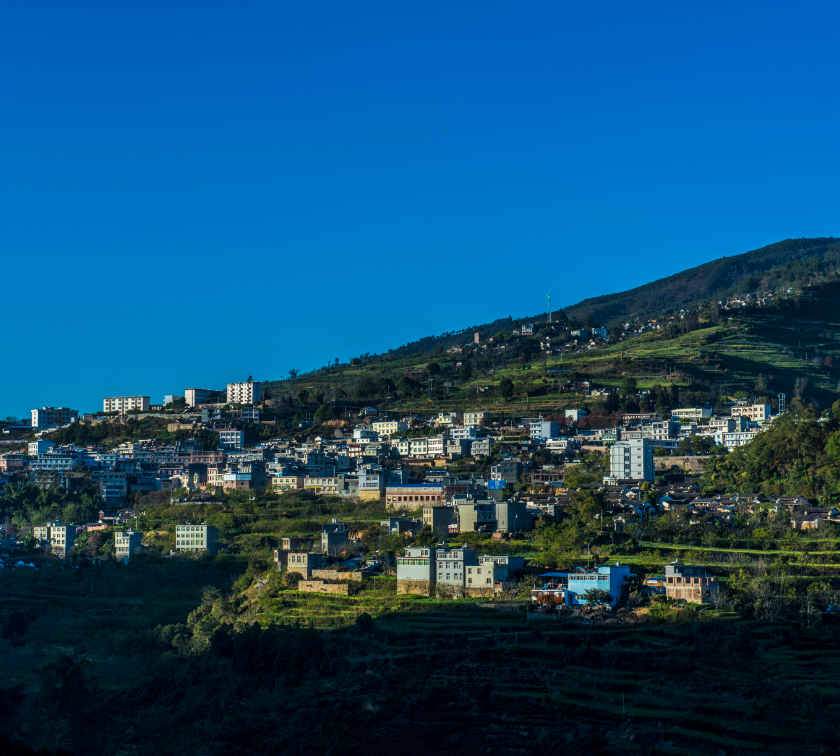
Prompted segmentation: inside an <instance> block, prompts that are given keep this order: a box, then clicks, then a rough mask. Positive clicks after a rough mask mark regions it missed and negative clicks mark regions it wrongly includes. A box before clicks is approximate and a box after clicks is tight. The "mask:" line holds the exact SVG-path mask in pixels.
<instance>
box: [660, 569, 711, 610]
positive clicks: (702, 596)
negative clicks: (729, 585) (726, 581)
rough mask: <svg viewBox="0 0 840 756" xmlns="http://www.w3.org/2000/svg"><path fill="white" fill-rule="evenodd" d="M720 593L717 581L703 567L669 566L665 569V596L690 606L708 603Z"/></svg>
mask: <svg viewBox="0 0 840 756" xmlns="http://www.w3.org/2000/svg"><path fill="white" fill-rule="evenodd" d="M719 591H720V586H719V585H718V579H717V578H716V577H714V576H713V575H710V574H709V573H708V572H707V571H706V568H705V567H698V566H696V565H689V564H676V563H675V564H669V565H667V566H666V567H665V595H666V596H667V597H668V598H672V599H678V600H680V601H688V602H689V603H692V604H704V603H709V602H711V601H712V599H714V597H715V596H716V595H717V594H718V592H719Z"/></svg>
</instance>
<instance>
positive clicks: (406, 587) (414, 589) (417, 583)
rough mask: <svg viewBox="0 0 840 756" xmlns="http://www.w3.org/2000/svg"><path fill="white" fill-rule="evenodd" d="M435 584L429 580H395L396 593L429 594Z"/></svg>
mask: <svg viewBox="0 0 840 756" xmlns="http://www.w3.org/2000/svg"><path fill="white" fill-rule="evenodd" d="M434 587H435V584H434V583H432V582H430V581H429V580H397V593H398V594H399V593H412V594H417V595H419V596H431V595H432V591H433V590H434Z"/></svg>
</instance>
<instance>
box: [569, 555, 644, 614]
mask: <svg viewBox="0 0 840 756" xmlns="http://www.w3.org/2000/svg"><path fill="white" fill-rule="evenodd" d="M629 577H630V568H629V567H622V566H621V565H620V564H619V563H616V565H615V566H610V565H605V566H603V567H599V568H598V569H597V570H591V571H589V570H581V571H578V572H570V573H569V579H568V596H567V602H568V604H569V605H572V606H573V605H575V604H586V603H588V602H587V600H586V599H585V598H584V594H585V593H586V592H587V591H588V590H590V589H591V588H599V589H600V590H606V591H609V592H610V596H611V597H612V601H611V602H610V607H611V608H613V607H615V605H616V604H617V603H618V602H619V601H620V600H621V598H622V594H623V593H624V591H625V585H626V583H627V580H628V579H629Z"/></svg>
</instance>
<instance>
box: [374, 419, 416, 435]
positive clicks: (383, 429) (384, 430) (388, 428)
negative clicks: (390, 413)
mask: <svg viewBox="0 0 840 756" xmlns="http://www.w3.org/2000/svg"><path fill="white" fill-rule="evenodd" d="M370 427H371V428H373V430H374V431H376V433H378V434H379V435H380V436H395V435H396V434H398V433H402V432H404V431H407V430H408V423H403V422H401V421H398V420H378V421H377V422H375V423H371V426H370Z"/></svg>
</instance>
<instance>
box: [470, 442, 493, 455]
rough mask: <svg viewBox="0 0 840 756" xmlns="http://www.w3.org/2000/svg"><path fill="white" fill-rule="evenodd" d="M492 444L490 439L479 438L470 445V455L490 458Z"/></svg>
mask: <svg viewBox="0 0 840 756" xmlns="http://www.w3.org/2000/svg"><path fill="white" fill-rule="evenodd" d="M491 448H492V444H491V443H490V439H489V438H477V439H476V440H475V441H473V442H472V444H471V445H470V455H471V456H473V457H489V456H490V449H491Z"/></svg>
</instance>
